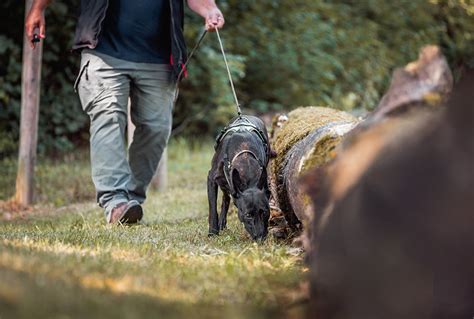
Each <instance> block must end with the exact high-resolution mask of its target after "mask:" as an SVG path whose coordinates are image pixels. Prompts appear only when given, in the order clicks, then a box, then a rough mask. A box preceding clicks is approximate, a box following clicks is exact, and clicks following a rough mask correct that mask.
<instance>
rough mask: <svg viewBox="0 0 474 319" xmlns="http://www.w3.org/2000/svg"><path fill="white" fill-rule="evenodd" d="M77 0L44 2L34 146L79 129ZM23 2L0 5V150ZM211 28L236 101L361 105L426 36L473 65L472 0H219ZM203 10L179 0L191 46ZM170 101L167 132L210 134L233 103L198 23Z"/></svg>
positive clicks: (82, 130) (68, 144)
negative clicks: (192, 52)
mask: <svg viewBox="0 0 474 319" xmlns="http://www.w3.org/2000/svg"><path fill="white" fill-rule="evenodd" d="M78 3H79V0H73V1H67V2H66V1H63V2H61V1H54V2H53V4H52V5H51V6H50V9H49V10H48V11H47V16H46V19H47V39H46V40H45V47H44V63H43V73H42V89H41V110H40V120H39V121H40V125H39V127H40V129H39V139H38V140H39V150H40V152H43V153H44V152H51V151H65V150H71V149H73V147H74V146H75V145H77V144H80V143H85V142H86V141H87V137H88V133H87V128H88V120H87V117H86V116H85V115H84V113H83V112H82V110H81V108H80V105H79V101H78V98H77V96H76V94H75V93H74V92H73V88H72V83H73V81H74V78H75V76H76V73H77V65H78V63H79V57H78V56H77V55H75V54H71V53H69V48H70V47H71V39H72V36H73V30H74V25H75V13H76V8H77V7H78ZM23 5H24V3H23V2H21V1H14V0H6V1H2V2H0V10H1V11H2V12H8V16H5V17H4V18H3V19H0V29H1V30H2V34H0V153H1V154H2V155H3V156H4V155H6V154H13V153H15V151H16V143H17V141H18V127H19V124H18V121H19V113H20V94H21V86H20V81H21V45H22V43H21V41H22V33H23V22H22V21H23V15H24V8H23ZM219 5H220V7H221V9H222V11H223V12H224V15H225V18H226V26H225V28H224V30H222V32H221V35H222V37H223V41H224V45H225V48H226V51H227V53H228V58H229V61H230V64H231V68H232V72H233V76H234V81H235V82H236V85H237V90H238V96H239V100H240V102H241V104H242V105H243V109H244V111H245V112H256V113H264V112H269V111H279V110H282V109H285V110H289V109H292V108H294V107H296V106H299V105H330V106H333V107H336V108H340V109H345V110H353V109H371V108H373V107H374V106H375V105H376V103H377V101H378V100H379V99H380V97H381V94H382V93H383V91H384V89H385V88H386V86H387V85H388V81H389V79H390V75H391V71H392V70H393V68H395V67H397V66H400V65H404V64H406V63H407V62H409V61H411V60H413V59H415V58H416V56H417V54H418V51H419V49H420V48H421V47H422V46H423V45H426V44H432V43H434V44H438V45H440V46H441V47H442V48H443V50H444V52H445V54H446V56H447V57H448V59H449V62H450V64H451V66H452V68H453V70H454V71H455V75H456V77H459V75H460V74H462V72H463V70H464V69H465V68H467V67H474V5H472V4H470V2H469V1H466V0H415V1H411V0H400V1H380V0H367V1H357V0H334V1H314V0H297V1H274V0H260V1H249V0H222V1H219ZM202 24H203V21H202V18H200V17H198V16H197V15H195V14H193V13H191V12H190V11H189V10H187V11H186V27H185V36H186V38H187V41H188V45H189V46H190V47H192V46H193V45H194V43H195V41H196V40H197V39H198V37H199V35H200V32H201V30H202ZM189 74H190V75H189V78H188V79H186V80H185V81H184V82H183V83H182V85H181V94H180V99H179V100H178V103H177V105H176V108H175V118H174V129H175V130H174V132H175V134H177V135H184V136H201V135H204V134H206V135H215V134H216V133H217V131H218V130H219V129H221V128H222V127H223V126H224V125H225V124H226V123H227V122H228V121H229V119H230V118H231V117H232V116H234V115H235V105H234V104H233V103H234V102H233V97H232V94H231V91H230V88H229V84H228V79H227V74H226V71H225V68H224V64H223V61H222V56H221V54H220V50H219V47H218V43H217V39H216V36H215V35H214V34H209V35H207V38H206V39H205V40H204V42H203V45H202V46H201V48H200V49H199V50H198V52H197V54H196V56H195V58H193V60H192V61H191V62H190V64H189Z"/></svg>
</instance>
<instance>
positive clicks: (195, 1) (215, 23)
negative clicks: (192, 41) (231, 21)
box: [188, 0, 225, 31]
mask: <svg viewBox="0 0 474 319" xmlns="http://www.w3.org/2000/svg"><path fill="white" fill-rule="evenodd" d="M188 5H189V7H190V8H191V10H193V11H194V12H196V13H197V14H199V15H200V16H201V17H203V18H204V20H205V25H206V30H207V31H215V30H216V29H220V28H222V27H223V26H224V23H225V21H224V16H223V15H222V12H221V10H219V8H218V7H217V6H216V3H215V2H214V0H188Z"/></svg>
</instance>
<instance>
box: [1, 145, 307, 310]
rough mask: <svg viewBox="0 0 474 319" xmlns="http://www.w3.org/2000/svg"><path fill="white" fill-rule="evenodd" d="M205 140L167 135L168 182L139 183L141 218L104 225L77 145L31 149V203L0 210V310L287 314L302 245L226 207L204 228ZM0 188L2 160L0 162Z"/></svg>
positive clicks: (4, 181)
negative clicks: (258, 233)
mask: <svg viewBox="0 0 474 319" xmlns="http://www.w3.org/2000/svg"><path fill="white" fill-rule="evenodd" d="M212 152H213V150H212V146H211V144H210V143H209V144H206V145H204V146H194V147H192V146H190V145H188V143H185V142H184V141H182V140H173V141H172V142H171V144H170V149H169V162H168V163H169V189H168V190H167V191H165V192H163V193H156V192H150V194H149V199H148V201H147V203H146V204H145V207H144V209H145V217H144V221H143V222H142V223H141V224H140V225H138V226H133V227H124V226H108V225H105V222H104V217H103V214H102V210H101V209H100V208H98V207H97V206H96V205H95V204H94V202H93V197H94V194H93V188H92V185H91V181H90V177H89V166H88V157H87V154H86V155H84V154H79V155H75V156H72V155H70V156H68V157H65V158H63V159H61V160H54V161H53V160H40V161H39V162H40V163H39V165H38V175H39V178H38V185H37V189H38V194H39V197H38V199H39V204H38V205H37V206H36V207H35V208H33V209H32V210H30V211H28V212H26V213H24V212H23V213H18V212H16V213H12V212H8V211H5V209H3V211H2V212H0V318H2V319H3V318H25V317H32V318H33V317H34V318H40V317H47V318H68V317H81V318H90V317H96V318H102V317H105V316H107V317H108V316H120V317H126V318H135V317H137V318H138V317H152V316H153V317H159V318H199V317H203V318H288V317H290V318H299V317H302V313H303V310H304V309H303V308H304V306H301V300H302V298H304V289H302V288H301V286H302V283H303V282H304V278H305V268H304V265H303V261H302V255H301V254H300V253H295V249H292V247H290V246H288V245H286V244H284V243H281V242H278V241H276V240H274V239H271V238H270V239H269V240H267V241H266V242H265V243H263V244H259V245H258V244H256V243H254V242H252V241H251V240H249V238H248V237H247V235H246V233H245V231H244V229H243V226H242V225H240V223H239V222H238V220H237V218H236V214H235V213H231V214H230V220H229V226H228V227H229V229H228V230H227V231H225V232H224V233H222V234H221V235H220V236H219V237H214V238H208V237H207V199H206V184H205V181H206V176H207V170H208V169H209V166H210V160H211V156H212ZM0 169H1V171H3V172H10V173H7V174H3V176H2V177H0V179H1V181H0V186H1V187H2V191H1V193H0V196H3V198H7V197H8V196H11V193H12V191H11V190H10V189H5V188H4V187H9V188H13V185H14V184H13V182H14V173H13V172H14V161H11V160H4V161H3V162H0Z"/></svg>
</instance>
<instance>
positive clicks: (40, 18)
mask: <svg viewBox="0 0 474 319" xmlns="http://www.w3.org/2000/svg"><path fill="white" fill-rule="evenodd" d="M50 2H51V0H33V4H32V5H31V9H30V12H28V15H27V16H26V21H25V31H26V36H27V37H28V39H29V40H30V46H31V47H32V48H34V47H35V44H34V43H33V42H32V41H33V35H34V32H35V29H36V28H38V29H39V34H38V36H39V37H40V38H41V39H44V38H45V37H46V22H45V20H44V10H45V9H46V7H47V6H48V5H49V3H50Z"/></svg>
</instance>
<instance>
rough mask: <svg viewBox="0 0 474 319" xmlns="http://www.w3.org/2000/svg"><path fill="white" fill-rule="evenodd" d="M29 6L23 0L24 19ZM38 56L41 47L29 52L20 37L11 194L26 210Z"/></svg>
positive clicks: (31, 175)
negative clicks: (18, 102) (15, 157)
mask: <svg viewBox="0 0 474 319" xmlns="http://www.w3.org/2000/svg"><path fill="white" fill-rule="evenodd" d="M32 3H33V1H32V0H26V4H25V17H26V14H27V13H28V11H29V9H30V7H31V5H32ZM42 53H43V43H42V42H39V43H37V44H36V48H35V49H32V48H30V45H29V39H27V37H26V34H24V36H23V69H22V86H21V122H20V148H19V155H18V173H17V178H16V193H15V201H16V202H17V203H18V204H20V205H22V206H29V205H31V204H32V203H33V200H34V167H35V162H36V147H37V140H38V116H39V103H40V81H41V59H42Z"/></svg>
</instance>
